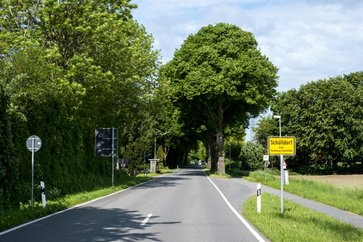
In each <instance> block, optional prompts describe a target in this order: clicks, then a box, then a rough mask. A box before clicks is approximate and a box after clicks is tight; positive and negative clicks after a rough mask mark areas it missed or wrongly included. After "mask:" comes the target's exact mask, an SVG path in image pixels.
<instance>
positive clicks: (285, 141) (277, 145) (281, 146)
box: [267, 131, 296, 213]
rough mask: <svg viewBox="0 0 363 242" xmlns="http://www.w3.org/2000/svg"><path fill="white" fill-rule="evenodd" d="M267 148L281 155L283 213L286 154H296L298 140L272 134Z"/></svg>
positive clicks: (273, 153)
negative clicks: (284, 161) (284, 162)
mask: <svg viewBox="0 0 363 242" xmlns="http://www.w3.org/2000/svg"><path fill="white" fill-rule="evenodd" d="M267 150H268V154H269V155H279V156H280V179H281V213H283V212H284V164H283V160H284V155H295V153H296V140H295V137H293V136H284V137H282V136H281V131H280V136H279V137H275V136H270V137H268V140H267Z"/></svg>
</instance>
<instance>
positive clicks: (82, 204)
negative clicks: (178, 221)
mask: <svg viewBox="0 0 363 242" xmlns="http://www.w3.org/2000/svg"><path fill="white" fill-rule="evenodd" d="M167 175H169V174H167ZM167 175H162V176H157V177H154V179H151V180H148V181H146V182H143V183H140V184H137V185H135V186H132V187H128V188H126V189H123V190H121V191H117V192H114V193H111V194H108V195H106V196H103V197H99V198H96V199H93V200H91V201H88V202H85V203H81V204H78V205H75V206H73V207H70V208H67V209H64V210H62V211H58V212H56V213H52V214H49V215H47V216H44V217H41V218H38V219H35V220H32V221H30V222H27V223H24V224H21V225H18V226H16V227H13V228H11V229H8V230H5V231H3V232H0V236H2V235H4V234H7V233H10V232H12V231H14V230H17V229H20V228H23V227H25V226H28V225H30V224H33V223H36V222H39V221H41V220H44V219H47V218H50V217H53V216H55V215H57V214H61V213H65V212H67V211H69V210H72V209H74V208H78V207H81V206H84V205H87V204H89V203H93V202H96V201H98V200H101V199H104V198H107V197H111V196H113V195H116V194H118V193H121V192H125V191H127V190H129V189H131V188H133V187H138V186H141V185H144V184H146V183H148V182H152V181H154V180H155V179H156V178H162V177H165V176H167Z"/></svg>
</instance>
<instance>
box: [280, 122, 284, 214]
mask: <svg viewBox="0 0 363 242" xmlns="http://www.w3.org/2000/svg"><path fill="white" fill-rule="evenodd" d="M279 130H280V138H281V117H280V118H279ZM283 163H284V157H283V155H280V176H281V178H280V180H281V195H280V197H281V205H280V207H281V213H284V167H283V166H284V164H283Z"/></svg>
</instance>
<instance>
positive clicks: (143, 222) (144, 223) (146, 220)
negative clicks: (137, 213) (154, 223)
mask: <svg viewBox="0 0 363 242" xmlns="http://www.w3.org/2000/svg"><path fill="white" fill-rule="evenodd" d="M151 216H153V215H152V213H149V214H148V215H147V216H146V218H145V219H144V221H142V223H141V226H145V225H146V224H147V222H148V221H149V219H150V218H151Z"/></svg>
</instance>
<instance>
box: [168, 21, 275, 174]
mask: <svg viewBox="0 0 363 242" xmlns="http://www.w3.org/2000/svg"><path fill="white" fill-rule="evenodd" d="M276 73H277V68H276V67H275V66H274V65H273V64H272V63H271V62H270V61H269V60H268V58H267V57H266V56H264V55H262V54H261V52H260V50H259V49H258V45H257V42H256V40H255V38H254V36H253V35H252V34H251V33H249V32H246V31H243V30H241V29H240V28H239V27H237V26H235V25H231V24H225V23H219V24H216V25H208V26H206V27H203V28H201V29H200V30H199V31H198V32H197V33H196V34H194V35H190V36H189V37H188V38H187V39H186V40H185V41H184V43H183V45H182V46H181V48H180V49H178V50H176V52H175V54H174V58H173V59H172V60H171V61H170V62H169V63H167V64H166V65H165V67H164V71H163V75H165V76H166V77H167V78H169V80H170V83H171V85H172V90H173V96H172V98H173V100H174V103H175V104H176V106H177V107H178V108H179V109H180V110H181V113H182V117H184V119H183V122H184V124H188V125H187V126H188V127H194V128H195V129H197V128H198V127H201V126H202V125H203V126H205V127H206V130H207V136H208V137H209V138H208V144H209V145H208V146H209V148H210V150H211V152H210V153H211V155H212V167H211V168H212V170H217V169H218V170H219V171H220V172H221V173H224V152H223V146H224V145H223V135H224V131H225V128H226V127H239V126H241V125H242V126H243V127H246V126H247V123H248V120H249V118H251V117H255V116H257V115H258V114H259V113H260V112H261V111H263V110H264V109H265V108H267V107H268V106H269V104H270V100H271V99H272V98H273V96H274V94H275V87H276V86H277V82H276V80H277V75H276ZM217 165H218V168H217Z"/></svg>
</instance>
